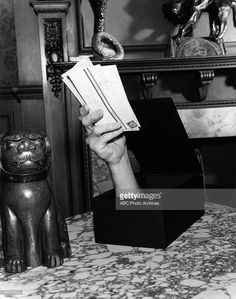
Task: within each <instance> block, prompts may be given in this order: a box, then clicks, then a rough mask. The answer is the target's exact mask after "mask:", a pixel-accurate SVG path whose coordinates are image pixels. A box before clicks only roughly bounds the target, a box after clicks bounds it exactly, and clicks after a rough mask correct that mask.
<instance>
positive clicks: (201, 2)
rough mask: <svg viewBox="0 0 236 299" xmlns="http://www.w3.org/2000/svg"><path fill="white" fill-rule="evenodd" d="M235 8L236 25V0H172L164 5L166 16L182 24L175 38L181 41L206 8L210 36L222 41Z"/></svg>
mask: <svg viewBox="0 0 236 299" xmlns="http://www.w3.org/2000/svg"><path fill="white" fill-rule="evenodd" d="M231 9H232V10H233V21H234V26H236V1H235V0H170V1H168V3H165V4H164V5H163V13H164V16H165V17H166V18H167V19H168V20H169V21H170V22H171V23H172V24H173V25H180V26H179V30H178V33H177V35H176V36H175V39H176V40H178V41H180V40H181V38H182V37H183V36H186V35H187V34H188V33H189V31H191V30H192V28H193V26H194V25H195V24H196V23H197V21H198V20H199V19H200V17H201V14H202V12H203V11H204V10H207V11H208V13H209V21H210V38H211V39H212V40H213V41H216V42H220V41H221V40H222V38H223V36H224V34H225V31H226V29H227V18H228V15H229V12H230V10H231Z"/></svg>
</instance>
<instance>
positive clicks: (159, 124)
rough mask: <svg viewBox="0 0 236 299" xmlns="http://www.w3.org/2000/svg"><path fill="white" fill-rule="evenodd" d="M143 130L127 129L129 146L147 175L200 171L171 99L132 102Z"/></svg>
mask: <svg viewBox="0 0 236 299" xmlns="http://www.w3.org/2000/svg"><path fill="white" fill-rule="evenodd" d="M130 104H131V106H132V108H133V110H134V112H135V114H136V116H137V118H138V120H139V122H140V124H141V128H140V131H132V132H126V137H127V146H128V149H129V150H131V151H132V153H133V155H134V156H135V159H136V160H137V162H138V164H139V166H140V169H141V173H142V174H145V173H148V174H199V173H201V172H202V170H201V166H200V163H199V161H198V159H197V157H196V154H195V152H194V149H193V147H192V145H191V142H190V140H189V138H188V135H187V133H186V131H185V128H184V126H183V123H182V121H181V119H180V117H179V114H178V112H177V110H176V107H175V105H174V103H173V101H172V99H171V98H163V99H153V100H137V101H131V102H130Z"/></svg>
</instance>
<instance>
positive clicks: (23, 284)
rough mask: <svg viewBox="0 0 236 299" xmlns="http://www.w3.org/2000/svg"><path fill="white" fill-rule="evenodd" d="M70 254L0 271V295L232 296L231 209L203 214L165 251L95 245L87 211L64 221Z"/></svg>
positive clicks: (235, 287) (235, 223)
mask: <svg viewBox="0 0 236 299" xmlns="http://www.w3.org/2000/svg"><path fill="white" fill-rule="evenodd" d="M67 223H68V230H69V234H70V240H71V246H72V251H73V255H72V257H71V258H70V259H66V260H65V261H64V264H63V265H62V266H60V267H57V268H53V269H48V268H46V267H43V266H40V267H36V268H29V269H28V270H27V271H26V272H24V273H20V274H6V273H4V271H3V269H2V270H1V272H0V298H9V297H10V298H34V299H39V298H45V299H46V298H47V299H49V298H52V299H55V298H57V299H60V298H67V299H77V298H83V299H86V298H87V299H89V298H90V299H95V298H100V299H102V298H104V299H108V298H114V299H115V298H144V299H148V298H158V299H175V298H178V299H187V298H188V299H189V298H194V299H230V298H231V299H233V298H236V210H235V209H232V208H229V207H224V206H221V205H217V204H213V203H206V213H205V215H204V216H203V217H202V218H201V219H200V220H198V221H197V222H196V223H194V224H193V225H192V226H191V227H190V228H189V229H188V230H187V231H186V232H185V233H183V234H182V235H181V236H180V237H179V238H178V239H177V240H176V241H174V242H173V243H172V244H171V245H170V246H169V247H168V248H167V249H166V250H162V249H152V248H137V247H129V246H115V245H105V244H96V243H95V242H94V234H93V223H92V214H91V213H86V214H82V215H78V216H75V217H72V218H70V219H68V220H67Z"/></svg>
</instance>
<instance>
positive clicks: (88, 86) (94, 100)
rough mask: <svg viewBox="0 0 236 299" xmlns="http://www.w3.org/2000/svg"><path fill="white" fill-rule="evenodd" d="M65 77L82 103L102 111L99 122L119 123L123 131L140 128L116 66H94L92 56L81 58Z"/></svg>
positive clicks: (65, 81) (69, 86) (67, 83)
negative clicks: (90, 57)
mask: <svg viewBox="0 0 236 299" xmlns="http://www.w3.org/2000/svg"><path fill="white" fill-rule="evenodd" d="M62 79H63V81H64V83H65V84H66V85H67V86H68V88H69V89H70V90H71V92H72V93H73V94H74V96H75V97H76V98H77V100H78V101H79V102H80V104H81V105H87V106H88V107H89V109H90V110H91V111H94V110H97V109H101V110H102V111H103V118H102V119H101V120H100V121H99V122H97V123H98V124H106V123H111V122H120V123H121V125H122V127H123V129H124V131H137V130H139V127H140V124H139V122H138V120H137V118H136V116H135V114H134V112H133V110H132V108H131V106H130V104H129V101H128V99H127V96H126V93H125V90H124V87H123V84H122V81H121V79H120V75H119V72H118V70H117V67H116V65H106V66H101V65H99V64H97V65H93V64H92V62H91V61H90V59H89V58H82V59H80V60H79V61H78V62H77V64H76V65H75V66H74V67H73V68H71V69H70V70H69V71H67V72H66V73H64V74H63V75H62Z"/></svg>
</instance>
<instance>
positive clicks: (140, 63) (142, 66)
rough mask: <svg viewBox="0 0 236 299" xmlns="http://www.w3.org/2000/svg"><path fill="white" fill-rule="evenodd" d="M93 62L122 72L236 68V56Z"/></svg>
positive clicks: (64, 66)
mask: <svg viewBox="0 0 236 299" xmlns="http://www.w3.org/2000/svg"><path fill="white" fill-rule="evenodd" d="M75 63H76V62H57V63H54V66H55V67H57V68H59V69H61V71H66V70H68V69H70V68H71V67H73V66H74V65H75ZM93 63H94V64H98V63H100V64H102V65H109V64H116V65H117V67H118V70H119V72H120V73H142V72H173V71H196V70H199V71H200V70H217V69H229V68H236V56H229V55H226V56H214V57H191V58H162V59H155V60H154V59H152V60H151V59H150V60H149V59H137V60H131V59H129V60H128V59H125V60H119V61H115V60H110V61H102V60H100V61H99V60H93Z"/></svg>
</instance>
